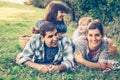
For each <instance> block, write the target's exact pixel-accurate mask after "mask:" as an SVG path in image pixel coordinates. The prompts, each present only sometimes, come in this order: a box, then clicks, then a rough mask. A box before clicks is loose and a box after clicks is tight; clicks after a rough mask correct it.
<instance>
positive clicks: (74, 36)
mask: <svg viewBox="0 0 120 80" xmlns="http://www.w3.org/2000/svg"><path fill="white" fill-rule="evenodd" d="M79 36H81V33H80V32H79V31H78V30H75V32H74V33H73V37H72V39H73V41H74V40H75V39H77V38H78V37H79Z"/></svg>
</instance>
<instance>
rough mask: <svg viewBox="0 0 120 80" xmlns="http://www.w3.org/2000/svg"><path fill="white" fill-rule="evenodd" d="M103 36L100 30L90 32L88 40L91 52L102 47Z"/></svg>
mask: <svg viewBox="0 0 120 80" xmlns="http://www.w3.org/2000/svg"><path fill="white" fill-rule="evenodd" d="M102 38H103V35H102V34H101V33H100V31H99V29H93V30H88V34H87V39H88V45H89V48H90V50H96V49H98V47H99V46H100V43H101V41H102Z"/></svg>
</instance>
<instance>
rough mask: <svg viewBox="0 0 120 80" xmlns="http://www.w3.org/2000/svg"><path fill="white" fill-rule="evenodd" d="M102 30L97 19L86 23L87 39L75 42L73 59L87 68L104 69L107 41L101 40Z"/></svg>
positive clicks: (106, 56)
mask: <svg viewBox="0 0 120 80" xmlns="http://www.w3.org/2000/svg"><path fill="white" fill-rule="evenodd" d="M103 37H104V30H103V26H102V24H101V23H100V22H99V21H92V22H90V24H89V25H88V31H87V40H85V39H82V38H80V39H78V40H77V41H76V43H75V48H76V49H75V54H74V55H75V61H76V62H78V63H81V64H83V65H85V66H86V67H89V68H99V69H105V68H106V66H107V61H108V43H107V41H105V40H103Z"/></svg>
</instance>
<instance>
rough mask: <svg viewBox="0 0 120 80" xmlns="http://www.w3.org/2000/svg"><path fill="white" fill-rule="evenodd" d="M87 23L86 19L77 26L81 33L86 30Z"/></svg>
mask: <svg viewBox="0 0 120 80" xmlns="http://www.w3.org/2000/svg"><path fill="white" fill-rule="evenodd" d="M87 25H88V24H87V22H86V21H84V22H82V23H81V25H80V26H79V31H80V32H81V33H85V32H87Z"/></svg>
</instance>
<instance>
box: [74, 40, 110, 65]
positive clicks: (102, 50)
mask: <svg viewBox="0 0 120 80" xmlns="http://www.w3.org/2000/svg"><path fill="white" fill-rule="evenodd" d="M75 47H76V49H75V54H76V53H77V52H78V50H80V51H81V53H82V55H83V57H84V58H85V59H86V60H88V61H91V62H104V63H107V61H108V44H107V41H105V40H102V42H101V44H100V47H99V49H98V50H97V51H96V52H95V53H97V54H96V55H94V56H93V57H92V58H91V57H90V56H89V55H88V53H90V50H89V47H88V42H87V40H84V39H78V40H77V41H76V43H75Z"/></svg>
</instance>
